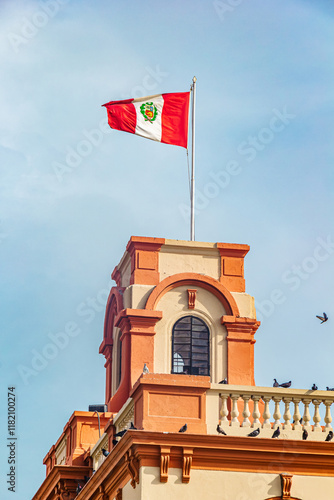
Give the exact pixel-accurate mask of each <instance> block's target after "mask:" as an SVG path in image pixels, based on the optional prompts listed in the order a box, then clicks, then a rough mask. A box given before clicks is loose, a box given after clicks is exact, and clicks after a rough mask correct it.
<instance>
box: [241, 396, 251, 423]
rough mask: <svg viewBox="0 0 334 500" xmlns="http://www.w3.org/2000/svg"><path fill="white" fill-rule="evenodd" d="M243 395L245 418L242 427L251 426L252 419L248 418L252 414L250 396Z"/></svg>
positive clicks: (243, 414)
mask: <svg viewBox="0 0 334 500" xmlns="http://www.w3.org/2000/svg"><path fill="white" fill-rule="evenodd" d="M241 397H242V399H243V400H244V411H243V412H242V416H243V417H244V420H243V422H242V424H241V427H250V420H249V418H248V417H249V416H250V414H251V413H250V411H249V400H250V396H241Z"/></svg>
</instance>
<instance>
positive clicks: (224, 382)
mask: <svg viewBox="0 0 334 500" xmlns="http://www.w3.org/2000/svg"><path fill="white" fill-rule="evenodd" d="M219 383H220V384H227V378H224V379H223V380H221V381H220V382H219Z"/></svg>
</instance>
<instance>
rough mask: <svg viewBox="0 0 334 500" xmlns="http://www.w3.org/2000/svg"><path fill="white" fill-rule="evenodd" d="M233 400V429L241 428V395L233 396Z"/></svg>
mask: <svg viewBox="0 0 334 500" xmlns="http://www.w3.org/2000/svg"><path fill="white" fill-rule="evenodd" d="M231 399H232V411H231V417H232V419H231V427H240V422H239V420H238V416H239V411H238V399H239V394H231Z"/></svg>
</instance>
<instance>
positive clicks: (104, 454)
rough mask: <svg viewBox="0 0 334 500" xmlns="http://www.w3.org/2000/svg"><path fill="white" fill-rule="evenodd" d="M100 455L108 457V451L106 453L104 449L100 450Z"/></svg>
mask: <svg viewBox="0 0 334 500" xmlns="http://www.w3.org/2000/svg"><path fill="white" fill-rule="evenodd" d="M102 455H103V456H104V457H107V456H108V455H109V451H107V450H106V449H105V448H102Z"/></svg>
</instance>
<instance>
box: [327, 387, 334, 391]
mask: <svg viewBox="0 0 334 500" xmlns="http://www.w3.org/2000/svg"><path fill="white" fill-rule="evenodd" d="M326 391H334V387H326Z"/></svg>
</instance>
